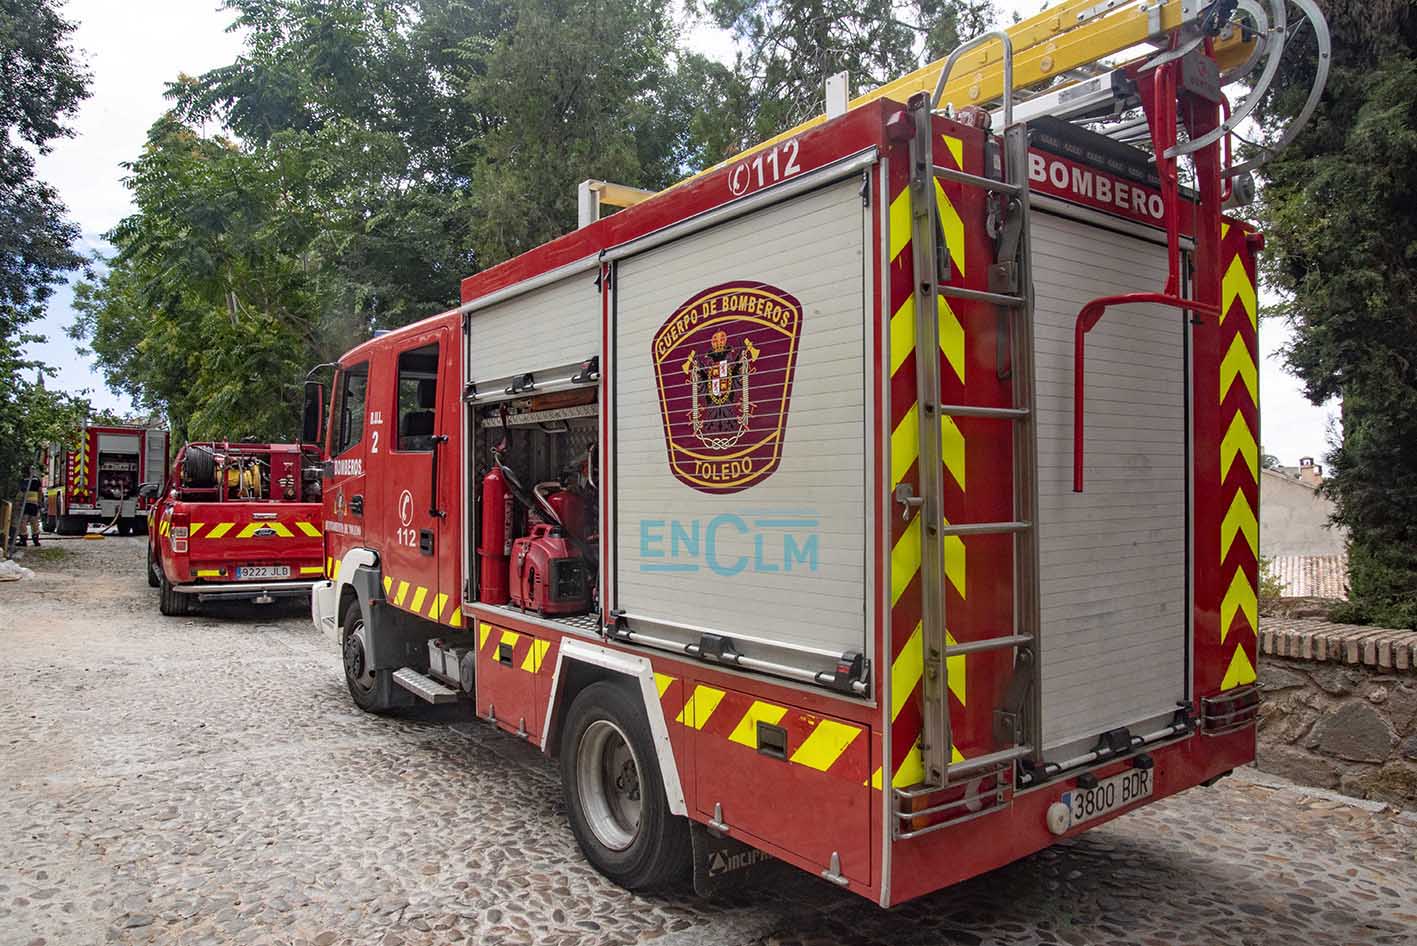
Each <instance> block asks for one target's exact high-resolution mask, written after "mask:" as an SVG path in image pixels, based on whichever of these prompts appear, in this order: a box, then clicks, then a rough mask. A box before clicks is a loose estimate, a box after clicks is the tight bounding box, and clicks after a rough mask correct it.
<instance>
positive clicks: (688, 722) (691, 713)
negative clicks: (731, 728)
mask: <svg viewBox="0 0 1417 946" xmlns="http://www.w3.org/2000/svg"><path fill="white" fill-rule="evenodd" d="M722 699H723V691H722V690H716V689H714V688H713V687H710V686H704V685H703V684H702V683H700V684H696V685H695V686H694V692H693V693H692V694H691V695H690V696H689V701H688V702H687V703H685V704H684V708H683V709H681V710H680V711H679V715H678V716H676V717H674V721H675V722H676V723H683V724H684V725H685V726H688V727H690V728H691V729H703V728H704V725H705V724H706V723H707V722H708V721H709V717H710V716H712V715H713V711H714V710H715V709H717V708H718V704H719V701H721V700H722Z"/></svg>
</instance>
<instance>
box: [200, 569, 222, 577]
mask: <svg viewBox="0 0 1417 946" xmlns="http://www.w3.org/2000/svg"><path fill="white" fill-rule="evenodd" d="M197 577H198V578H220V577H221V569H220V568H199V569H197Z"/></svg>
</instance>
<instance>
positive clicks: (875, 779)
mask: <svg viewBox="0 0 1417 946" xmlns="http://www.w3.org/2000/svg"><path fill="white" fill-rule="evenodd" d="M950 761H951V762H963V761H964V755H963V754H961V753H960V751H959V749H957V748H953V747H951V749H950ZM923 781H925V762H924V760H923V759H922V758H921V756H920V747H919V746H911V747H910V751H909V752H907V753H906V754H905V758H904V759H901V760H900V765H898V766H896V770H895V775H894V776H892V777H891V787H892V788H909V787H910V786H911V785H919V784H920V783H921V782H923ZM871 787H872V788H877V789H878V788H880V787H881V769H880V766H877V767H876V771H874V772H872V773H871Z"/></svg>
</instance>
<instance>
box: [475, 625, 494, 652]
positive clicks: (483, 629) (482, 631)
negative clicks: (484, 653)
mask: <svg viewBox="0 0 1417 946" xmlns="http://www.w3.org/2000/svg"><path fill="white" fill-rule="evenodd" d="M491 633H492V625H491V624H488V623H487V622H486V621H483V622H482V623H481V624H479V625H477V649H478V650H481V649H482V648H484V647H486V646H487V635H488V634H491Z"/></svg>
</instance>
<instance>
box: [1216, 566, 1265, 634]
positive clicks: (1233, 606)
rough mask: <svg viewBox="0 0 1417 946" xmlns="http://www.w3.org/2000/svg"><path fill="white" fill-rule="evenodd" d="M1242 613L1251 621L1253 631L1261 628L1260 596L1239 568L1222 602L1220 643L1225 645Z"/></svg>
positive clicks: (1243, 571)
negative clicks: (1232, 626) (1232, 627)
mask: <svg viewBox="0 0 1417 946" xmlns="http://www.w3.org/2000/svg"><path fill="white" fill-rule="evenodd" d="M1242 613H1243V614H1244V615H1245V617H1247V618H1249V619H1250V627H1251V629H1258V628H1259V626H1260V625H1259V596H1258V595H1257V594H1255V588H1254V586H1253V585H1251V584H1250V578H1249V576H1248V575H1246V574H1245V570H1244V569H1243V568H1237V569H1235V576H1234V577H1233V578H1231V579H1230V588H1229V589H1228V590H1227V591H1226V592H1225V597H1224V598H1222V599H1221V600H1220V643H1222V644H1223V643H1225V638H1226V636H1227V635H1228V634H1229V633H1230V630H1231V625H1232V624H1234V623H1235V616H1236V615H1237V614H1242Z"/></svg>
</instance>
